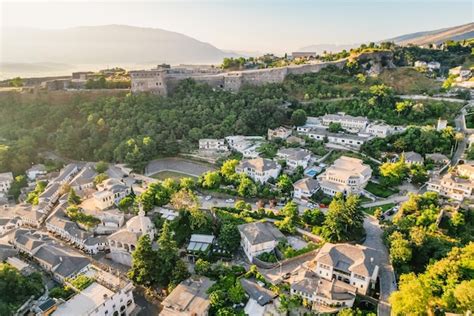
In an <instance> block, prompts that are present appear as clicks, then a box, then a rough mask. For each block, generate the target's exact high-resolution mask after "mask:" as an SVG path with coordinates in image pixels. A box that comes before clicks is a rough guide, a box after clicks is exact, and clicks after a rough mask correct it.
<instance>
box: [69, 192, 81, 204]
mask: <svg viewBox="0 0 474 316" xmlns="http://www.w3.org/2000/svg"><path fill="white" fill-rule="evenodd" d="M67 202H68V203H69V204H70V205H78V204H80V203H81V197H80V196H79V195H77V194H76V191H74V189H73V188H71V189H70V190H69V194H68V196H67Z"/></svg>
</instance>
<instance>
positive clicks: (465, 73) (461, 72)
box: [449, 66, 472, 81]
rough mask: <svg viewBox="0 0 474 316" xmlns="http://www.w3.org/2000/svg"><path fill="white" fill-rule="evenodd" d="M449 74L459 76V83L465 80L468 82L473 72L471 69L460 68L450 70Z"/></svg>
mask: <svg viewBox="0 0 474 316" xmlns="http://www.w3.org/2000/svg"><path fill="white" fill-rule="evenodd" d="M449 74H450V75H454V76H458V78H457V80H458V81H464V80H468V79H469V78H470V77H471V74H472V72H471V69H469V68H467V67H464V66H458V67H454V68H451V69H449Z"/></svg>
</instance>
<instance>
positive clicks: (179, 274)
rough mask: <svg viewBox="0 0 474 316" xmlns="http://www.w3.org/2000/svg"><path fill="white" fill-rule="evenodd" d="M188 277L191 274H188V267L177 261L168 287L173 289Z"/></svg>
mask: <svg viewBox="0 0 474 316" xmlns="http://www.w3.org/2000/svg"><path fill="white" fill-rule="evenodd" d="M190 276H191V274H190V273H189V271H188V267H187V266H186V264H185V263H184V261H183V260H181V259H178V261H176V264H175V267H174V270H173V275H172V276H171V281H170V286H171V287H173V288H174V287H176V286H177V285H178V284H179V283H181V282H182V281H184V280H186V279H187V278H189V277H190Z"/></svg>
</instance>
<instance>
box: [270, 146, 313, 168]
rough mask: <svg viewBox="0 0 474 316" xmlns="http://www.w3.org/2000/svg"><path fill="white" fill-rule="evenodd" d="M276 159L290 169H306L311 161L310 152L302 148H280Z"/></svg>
mask: <svg viewBox="0 0 474 316" xmlns="http://www.w3.org/2000/svg"><path fill="white" fill-rule="evenodd" d="M277 158H278V159H282V160H285V161H286V164H287V166H288V167H290V168H291V169H295V168H297V167H298V166H301V167H303V168H304V169H306V167H308V164H309V161H310V160H311V152H310V151H308V150H306V149H302V148H282V149H279V150H278V152H277Z"/></svg>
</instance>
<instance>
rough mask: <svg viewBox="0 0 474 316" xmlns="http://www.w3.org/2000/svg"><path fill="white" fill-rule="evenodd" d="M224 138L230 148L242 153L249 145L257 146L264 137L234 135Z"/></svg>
mask: <svg viewBox="0 0 474 316" xmlns="http://www.w3.org/2000/svg"><path fill="white" fill-rule="evenodd" d="M225 140H226V142H227V144H228V145H229V147H230V148H231V149H233V150H235V151H238V152H240V153H243V152H244V150H245V149H247V148H249V147H252V146H255V145H257V146H259V145H260V144H261V143H262V142H263V141H264V138H263V137H262V136H242V135H236V136H227V137H226V138H225Z"/></svg>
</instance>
